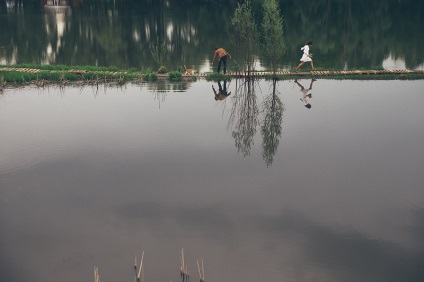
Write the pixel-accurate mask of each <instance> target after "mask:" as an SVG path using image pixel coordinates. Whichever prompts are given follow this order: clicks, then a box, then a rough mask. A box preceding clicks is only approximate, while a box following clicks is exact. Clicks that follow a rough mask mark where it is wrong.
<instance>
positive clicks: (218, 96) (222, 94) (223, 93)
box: [212, 81, 231, 101]
mask: <svg viewBox="0 0 424 282" xmlns="http://www.w3.org/2000/svg"><path fill="white" fill-rule="evenodd" d="M212 90H213V93H214V94H215V100H216V101H218V100H219V101H222V100H224V99H225V98H227V97H228V96H230V95H231V92H227V81H224V88H222V85H221V81H218V91H216V90H215V87H213V85H212Z"/></svg>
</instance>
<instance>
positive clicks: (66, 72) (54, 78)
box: [0, 64, 424, 87]
mask: <svg viewBox="0 0 424 282" xmlns="http://www.w3.org/2000/svg"><path fill="white" fill-rule="evenodd" d="M358 72H361V73H355V71H353V73H349V74H346V71H344V72H343V71H340V72H337V71H335V70H328V71H324V70H322V71H321V72H316V73H313V74H312V73H310V72H301V73H293V72H285V73H282V74H281V73H280V74H277V75H272V74H270V73H266V72H256V73H253V75H254V77H255V78H258V79H267V80H271V79H277V80H290V79H296V78H317V77H320V78H321V79H336V80H346V79H348V80H399V79H403V80H421V79H424V72H423V71H415V72H408V71H406V72H401V71H397V72H396V71H395V72H393V73H391V72H389V71H387V72H385V71H384V70H381V69H375V70H359V71H358ZM190 77H191V78H196V77H197V76H190ZM201 77H204V78H205V79H206V80H207V81H224V80H227V81H228V80H231V79H233V78H239V77H240V75H237V74H234V73H233V74H231V75H229V74H227V75H224V74H218V73H207V74H202V75H201ZM158 78H160V79H169V80H171V81H178V80H181V79H183V78H187V76H183V75H182V73H181V72H180V71H179V70H177V71H171V72H169V73H159V71H152V70H150V69H146V70H137V69H134V68H130V69H126V70H122V69H118V68H117V67H114V66H110V67H96V66H65V65H32V64H21V65H10V66H0V87H2V86H3V87H4V85H6V84H16V85H22V84H31V83H33V84H36V85H44V84H46V83H50V82H51V83H59V84H66V83H67V82H73V81H82V82H86V83H104V82H111V81H114V82H117V83H125V82H127V81H134V80H139V81H155V80H157V79H158Z"/></svg>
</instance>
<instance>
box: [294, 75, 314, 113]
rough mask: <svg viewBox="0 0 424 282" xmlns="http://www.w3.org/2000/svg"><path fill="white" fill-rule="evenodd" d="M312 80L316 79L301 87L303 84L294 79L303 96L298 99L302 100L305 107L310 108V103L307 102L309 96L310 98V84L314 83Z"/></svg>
mask: <svg viewBox="0 0 424 282" xmlns="http://www.w3.org/2000/svg"><path fill="white" fill-rule="evenodd" d="M314 81H316V79H315V78H314V79H312V80H311V84H310V85H309V88H308V89H305V87H303V85H302V84H300V83H299V82H298V81H297V79H295V80H294V82H295V83H296V84H297V85H299V87H300V92H302V94H303V97H302V99H300V101H302V102H303V103H304V105H305V107H306V108H308V109H310V108H311V107H312V106H311V104H310V103H309V98H312V93H311V90H312V84H313V83H314Z"/></svg>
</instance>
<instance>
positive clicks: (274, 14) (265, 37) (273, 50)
mask: <svg viewBox="0 0 424 282" xmlns="http://www.w3.org/2000/svg"><path fill="white" fill-rule="evenodd" d="M261 27H262V55H263V57H264V61H265V62H266V64H268V65H269V66H270V67H271V70H272V71H273V72H274V73H275V72H276V71H277V68H278V63H279V62H281V60H282V58H283V56H284V54H285V51H286V46H285V44H284V38H283V18H282V16H281V15H280V8H279V5H278V2H277V1H276V0H265V1H264V2H263V19H262V26H261Z"/></svg>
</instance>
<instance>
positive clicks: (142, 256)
mask: <svg viewBox="0 0 424 282" xmlns="http://www.w3.org/2000/svg"><path fill="white" fill-rule="evenodd" d="M143 258H144V251H143V254H142V255H141V260H140V269H139V270H138V275H137V281H140V277H141V278H143V277H142V275H143ZM141 280H142V281H143V279H141Z"/></svg>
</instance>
